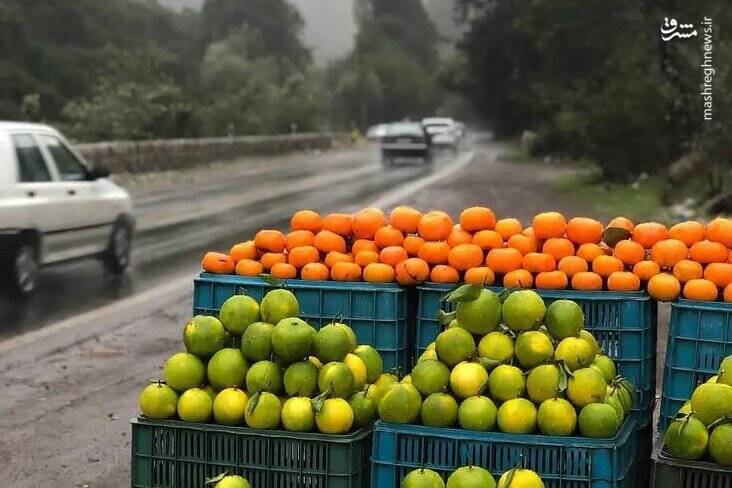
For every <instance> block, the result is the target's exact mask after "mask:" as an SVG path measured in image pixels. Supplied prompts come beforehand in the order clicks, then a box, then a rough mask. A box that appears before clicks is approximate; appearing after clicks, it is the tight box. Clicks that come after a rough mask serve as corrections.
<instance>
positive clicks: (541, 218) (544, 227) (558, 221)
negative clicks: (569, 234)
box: [532, 212, 567, 257]
mask: <svg viewBox="0 0 732 488" xmlns="http://www.w3.org/2000/svg"><path fill="white" fill-rule="evenodd" d="M532 227H534V234H536V237H537V238H538V239H551V238H552V237H562V236H563V235H564V231H565V230H566V229H567V220H566V219H565V218H564V215H562V214H560V213H559V212H544V213H540V214H536V215H535V216H534V222H533V226H532ZM555 257H556V256H555Z"/></svg>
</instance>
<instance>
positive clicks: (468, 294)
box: [445, 284, 483, 303]
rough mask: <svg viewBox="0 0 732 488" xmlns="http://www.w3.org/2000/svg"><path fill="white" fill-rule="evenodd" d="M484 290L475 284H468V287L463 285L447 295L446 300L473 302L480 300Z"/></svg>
mask: <svg viewBox="0 0 732 488" xmlns="http://www.w3.org/2000/svg"><path fill="white" fill-rule="evenodd" d="M482 289H483V287H482V286H480V285H475V284H468V285H462V286H459V287H457V288H456V289H455V290H453V291H451V292H450V293H448V294H447V296H446V297H445V300H446V301H448V302H456V303H461V302H472V301H475V300H477V299H478V297H479V296H480V291H481V290H482Z"/></svg>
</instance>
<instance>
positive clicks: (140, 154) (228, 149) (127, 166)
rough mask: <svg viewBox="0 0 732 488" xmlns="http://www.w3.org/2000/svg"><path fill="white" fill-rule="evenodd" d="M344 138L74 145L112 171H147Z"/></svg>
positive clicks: (306, 147)
mask: <svg viewBox="0 0 732 488" xmlns="http://www.w3.org/2000/svg"><path fill="white" fill-rule="evenodd" d="M347 141H348V135H347V134H340V133H312V134H284V135H273V136H237V137H217V138H207V139H169V140H154V141H119V142H98V143H93V144H78V145H76V146H75V148H76V149H77V150H78V151H79V152H80V153H81V154H82V155H83V156H84V158H85V159H86V160H87V161H89V162H90V163H92V164H93V163H96V162H102V163H104V164H105V165H106V166H107V167H108V168H109V169H110V171H111V172H112V173H146V172H151V171H165V170H171V169H180V168H188V167H191V166H196V165H199V164H207V163H210V162H213V161H226V160H231V159H236V158H241V157H247V156H260V155H272V154H282V153H287V152H294V151H305V150H313V149H321V150H323V149H330V148H332V147H335V146H339V145H343V144H346V143H347Z"/></svg>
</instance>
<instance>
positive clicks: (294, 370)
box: [283, 361, 318, 397]
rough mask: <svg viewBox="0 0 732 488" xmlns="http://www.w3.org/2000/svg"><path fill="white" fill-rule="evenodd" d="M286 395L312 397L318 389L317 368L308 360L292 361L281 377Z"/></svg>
mask: <svg viewBox="0 0 732 488" xmlns="http://www.w3.org/2000/svg"><path fill="white" fill-rule="evenodd" d="M283 383H284V386H285V393H287V396H291V397H292V396H303V397H312V396H313V395H315V392H317V391H318V368H317V367H316V366H315V365H314V364H313V363H311V362H310V361H300V362H299V363H293V364H291V365H290V366H288V367H287V369H286V370H285V376H284V378H283Z"/></svg>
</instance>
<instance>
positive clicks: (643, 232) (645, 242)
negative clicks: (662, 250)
mask: <svg viewBox="0 0 732 488" xmlns="http://www.w3.org/2000/svg"><path fill="white" fill-rule="evenodd" d="M632 234H633V240H634V241H635V242H637V243H638V244H640V245H641V246H643V247H645V248H646V249H650V248H652V247H653V245H654V244H655V243H657V242H658V241H662V240H664V239H668V229H667V228H666V226H665V225H663V224H659V223H658V222H644V223H642V224H638V225H636V226H635V227H633V232H632Z"/></svg>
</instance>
